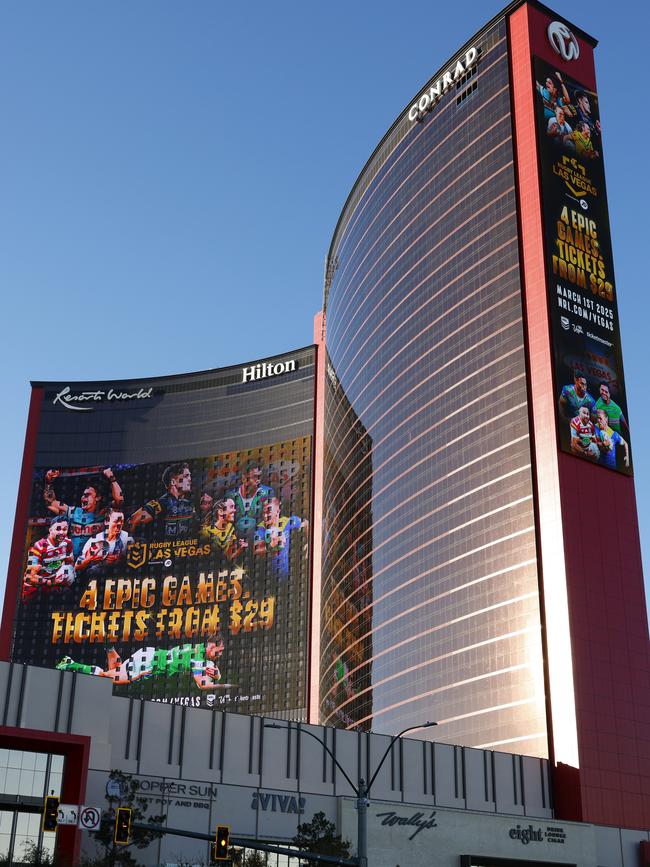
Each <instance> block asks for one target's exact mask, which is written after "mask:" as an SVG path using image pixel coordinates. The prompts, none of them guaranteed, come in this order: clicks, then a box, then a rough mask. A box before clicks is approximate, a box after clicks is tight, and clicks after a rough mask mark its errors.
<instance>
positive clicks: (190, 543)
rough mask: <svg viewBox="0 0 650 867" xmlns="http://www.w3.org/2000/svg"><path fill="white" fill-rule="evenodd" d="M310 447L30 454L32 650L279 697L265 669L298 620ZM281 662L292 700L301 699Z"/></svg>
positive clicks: (91, 669)
mask: <svg viewBox="0 0 650 867" xmlns="http://www.w3.org/2000/svg"><path fill="white" fill-rule="evenodd" d="M310 461H311V442H310V437H302V438H300V439H297V440H293V441H290V442H285V443H276V444H273V445H270V446H263V447H260V448H258V449H252V450H247V451H246V452H239V453H237V452H235V453H226V454H219V455H214V456H210V457H206V458H204V459H202V460H200V459H190V460H187V461H185V460H174V461H171V462H169V463H167V464H160V463H156V464H140V465H129V464H121V465H117V466H110V467H104V466H94V467H54V468H53V467H47V468H38V469H37V470H36V472H35V475H34V484H33V489H32V500H31V508H30V513H31V515H30V519H29V524H28V533H27V540H26V545H25V562H24V567H23V569H24V571H23V582H22V593H21V602H20V605H19V608H18V612H17V622H16V630H17V632H18V633H21V634H23V635H35V636H38V644H39V648H38V650H37V651H36V653H32V654H30V656H31V657H32V660H31V661H32V662H38V663H39V664H41V665H46V666H53V667H54V666H55V667H56V668H58V669H62V670H67V671H79V672H84V673H86V674H92V675H96V676H99V677H107V678H110V679H111V680H112V682H113V684H114V686H115V687H116V690H117V691H118V692H121V693H123V694H127V695H137V696H138V697H146V698H159V699H167V700H171V699H179V698H180V697H183V699H184V700H185V703H187V704H192V705H199V704H201V703H204V704H212V703H213V702H216V703H217V704H219V705H220V706H221V705H230V704H236V705H237V706H238V709H240V710H241V711H242V712H244V711H245V712H247V713H258V712H262V711H268V710H278V708H277V706H276V705H277V701H276V698H277V697H276V696H270V695H267V694H266V691H267V687H266V686H265V684H264V683H263V678H262V672H264V670H265V669H267V670H268V668H269V666H270V667H271V668H273V667H275V668H276V669H281V670H282V671H283V672H285V671H286V661H287V659H288V658H290V657H291V646H292V645H293V646H294V647H296V648H298V647H300V645H301V643H302V641H301V638H302V635H303V634H304V630H305V622H304V617H305V611H304V606H301V605H299V604H298V603H299V600H300V596H301V593H300V590H301V587H304V585H305V584H306V582H307V577H308V527H309V486H310V472H309V467H310ZM294 597H295V598H294ZM34 657H36V658H34ZM290 667H291V668H293V670H292V671H291V675H292V676H291V677H289V678H287V680H286V681H284V679H283V682H282V689H283V690H284V691H286V707H287V708H292V707H297V706H299V699H298V696H297V695H292V689H294V690H295V689H296V687H297V682H298V680H299V678H298V677H297V675H299V674H300V672H298V671H296V670H295V665H294V666H290ZM203 693H206V694H207V695H210V696H213V698H212V699H211V700H210V701H208V699H207V697H206V698H205V699H204V700H203V702H202V701H201V695H202V694H203Z"/></svg>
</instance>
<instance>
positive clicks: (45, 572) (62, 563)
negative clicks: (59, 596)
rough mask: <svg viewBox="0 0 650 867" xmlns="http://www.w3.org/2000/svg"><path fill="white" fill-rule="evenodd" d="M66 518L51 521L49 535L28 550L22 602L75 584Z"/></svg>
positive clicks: (70, 542)
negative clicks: (38, 594) (43, 591)
mask: <svg viewBox="0 0 650 867" xmlns="http://www.w3.org/2000/svg"><path fill="white" fill-rule="evenodd" d="M68 529H69V524H68V521H67V520H66V519H65V518H61V517H58V518H52V519H51V521H50V528H49V532H48V534H47V536H46V537H45V538H44V539H39V540H38V542H35V543H34V544H33V545H32V547H31V548H30V549H29V553H28V555H27V569H26V571H25V576H24V578H23V594H22V595H23V599H24V600H25V599H30V598H31V597H32V596H34V594H35V593H37V592H38V591H39V590H46V591H49V590H63V589H65V588H67V587H70V586H71V585H72V584H73V583H74V578H75V575H74V568H73V556H72V541H71V540H70V539H69V537H68Z"/></svg>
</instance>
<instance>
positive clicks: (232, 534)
mask: <svg viewBox="0 0 650 867" xmlns="http://www.w3.org/2000/svg"><path fill="white" fill-rule="evenodd" d="M214 511H215V514H216V516H217V518H216V520H215V522H214V525H213V526H212V527H206V528H205V530H203V532H202V535H204V536H207V537H208V538H209V539H210V541H211V542H212V544H213V546H214V547H217V548H219V549H220V550H221V551H223V552H224V554H225V555H226V557H227V558H228V559H229V560H234V559H235V557H236V556H237V554H239V552H240V551H242V550H243V549H244V548H247V547H248V542H247V541H246V540H245V539H238V538H237V532H236V530H235V523H234V522H235V502H234V500H231V499H230V498H226V499H225V500H217V502H216V503H215V504H214Z"/></svg>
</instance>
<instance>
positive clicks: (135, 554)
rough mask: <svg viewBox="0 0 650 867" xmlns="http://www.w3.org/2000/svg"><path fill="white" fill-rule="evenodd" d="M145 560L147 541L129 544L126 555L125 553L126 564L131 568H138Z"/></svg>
mask: <svg viewBox="0 0 650 867" xmlns="http://www.w3.org/2000/svg"><path fill="white" fill-rule="evenodd" d="M146 562H147V543H146V542H133V543H132V544H131V545H129V548H128V551H127V555H126V564H127V566H129V567H130V568H131V569H139V568H140V567H141V566H144V564H145V563H146Z"/></svg>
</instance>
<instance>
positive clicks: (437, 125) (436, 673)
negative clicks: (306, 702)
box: [321, 20, 548, 756]
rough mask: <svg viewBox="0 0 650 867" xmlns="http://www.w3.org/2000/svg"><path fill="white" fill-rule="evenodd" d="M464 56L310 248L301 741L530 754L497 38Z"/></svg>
mask: <svg viewBox="0 0 650 867" xmlns="http://www.w3.org/2000/svg"><path fill="white" fill-rule="evenodd" d="M472 44H474V45H475V46H476V48H477V51H478V62H477V63H476V64H475V65H474V67H473V68H472V69H471V70H467V71H466V72H465V74H464V75H463V76H462V78H461V79H460V80H459V81H457V82H456V83H455V84H454V85H453V86H452V87H450V88H449V89H448V90H447V93H446V94H445V95H443V96H442V97H441V99H440V100H439V102H438V103H437V104H436V105H435V106H434V107H433V110H431V111H430V112H429V113H428V114H425V115H424V116H423V117H422V118H421V119H420V120H419V121H415V122H413V121H410V120H409V119H408V117H407V113H405V114H404V116H403V117H402V118H401V120H399V121H398V122H397V123H396V124H395V126H394V127H393V128H392V129H391V131H390V132H389V133H388V134H387V136H386V138H385V139H384V140H383V142H382V143H381V145H380V146H379V148H378V149H377V151H376V152H375V154H374V156H373V158H372V159H371V161H370V162H369V163H368V165H367V166H366V168H365V169H364V171H363V173H362V175H361V177H360V178H359V180H358V182H357V185H356V187H355V189H354V190H353V193H352V194H351V196H350V199H349V200H348V203H347V204H346V208H345V210H344V212H343V214H342V216H341V219H340V221H339V225H338V227H337V230H336V233H335V236H334V239H333V242H332V247H331V249H330V256H329V262H328V269H327V279H326V317H327V329H326V344H327V351H328V376H327V382H326V389H327V390H326V397H325V470H324V486H323V514H324V537H323V570H322V632H321V721H322V722H323V723H324V724H331V725H339V726H341V725H343V726H345V727H347V728H362V729H366V728H371V729H373V730H374V731H380V732H398V731H399V730H401V729H404V728H406V727H407V726H411V725H417V724H418V723H423V722H425V721H426V720H430V719H431V720H437V721H438V723H439V727H438V728H437V729H436V730H435V738H436V740H444V741H449V742H452V743H456V744H464V745H469V746H477V747H478V746H481V747H488V748H496V749H499V750H505V751H511V752H518V753H527V754H535V755H540V756H546V755H547V753H548V743H547V731H546V712H545V701H544V676H543V662H542V643H541V626H540V609H539V593H538V576H537V565H536V539H535V522H534V512H533V485H532V472H531V454H530V444H529V430H528V400H527V381H526V364H525V355H524V334H523V323H522V301H521V288H520V275H519V256H518V234H517V214H516V202H515V174H514V168H513V147H512V128H511V115H510V85H509V73H508V52H507V40H506V25H505V21H504V20H501V21H498V22H497V23H496V24H493V25H492V26H491V28H490V29H489V30H487V31H485V32H483V33H482V34H480V36H478V37H477V38H476V41H475V42H474V43H469V45H472ZM459 56H461V57H462V56H463V55H459ZM455 62H456V61H455V59H454V63H453V64H451V66H452V68H453V66H454V65H455ZM446 68H447V67H445V69H446ZM439 77H440V76H436V77H435V78H434V79H433V80H432V82H430V83H429V84H433V83H435V81H436V80H437V79H438V78H439ZM427 87H429V85H427ZM422 92H423V93H424V92H426V90H424V91H422Z"/></svg>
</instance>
